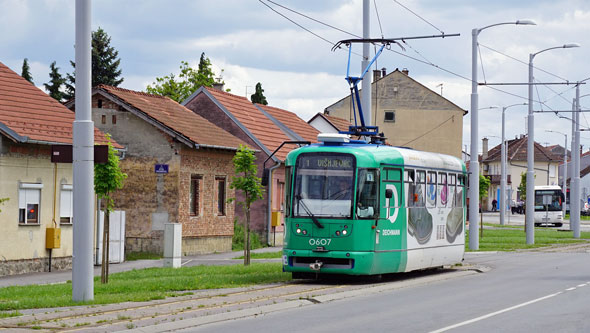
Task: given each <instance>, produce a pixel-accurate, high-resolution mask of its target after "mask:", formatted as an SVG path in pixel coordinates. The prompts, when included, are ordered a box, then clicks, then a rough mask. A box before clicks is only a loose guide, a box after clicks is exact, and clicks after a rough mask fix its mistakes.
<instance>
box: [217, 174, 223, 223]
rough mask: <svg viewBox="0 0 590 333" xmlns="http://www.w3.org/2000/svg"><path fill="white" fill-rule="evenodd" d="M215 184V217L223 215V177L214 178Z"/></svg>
mask: <svg viewBox="0 0 590 333" xmlns="http://www.w3.org/2000/svg"><path fill="white" fill-rule="evenodd" d="M215 181H216V182H217V215H225V177H215Z"/></svg>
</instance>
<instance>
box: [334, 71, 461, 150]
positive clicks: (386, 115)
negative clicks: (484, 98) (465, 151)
mask: <svg viewBox="0 0 590 333" xmlns="http://www.w3.org/2000/svg"><path fill="white" fill-rule="evenodd" d="M384 73H385V70H383V72H381V71H374V74H373V75H374V81H373V83H372V85H371V87H372V89H373V90H372V95H371V96H372V110H371V114H372V118H373V119H372V122H371V123H372V124H373V125H377V126H379V131H380V132H383V133H384V135H385V137H386V138H387V142H388V143H390V144H392V145H394V146H402V147H410V148H413V149H417V150H423V151H431V152H437V153H443V154H448V155H452V156H456V157H458V158H461V142H462V136H463V116H464V115H465V114H467V111H466V110H463V109H461V108H460V107H458V106H457V105H455V104H453V103H452V102H451V101H449V100H448V99H446V98H444V97H442V96H441V95H439V94H437V93H435V92H434V91H432V90H430V89H428V88H427V87H425V86H424V85H422V84H421V83H419V82H418V81H416V80H414V79H412V78H411V77H410V76H409V73H408V71H407V70H405V69H404V70H402V71H400V70H398V69H396V70H395V71H393V72H391V73H389V74H387V75H383V77H382V74H384ZM324 113H325V114H328V115H330V116H336V117H339V118H344V119H347V120H349V121H350V122H351V123H353V124H354V115H353V113H352V107H351V100H350V95H349V96H347V97H345V98H343V99H341V100H339V101H338V102H336V103H334V104H332V105H330V106H328V107H327V108H326V109H325V110H324ZM357 119H358V115H357ZM357 121H358V120H357ZM358 124H359V125H360V121H358Z"/></svg>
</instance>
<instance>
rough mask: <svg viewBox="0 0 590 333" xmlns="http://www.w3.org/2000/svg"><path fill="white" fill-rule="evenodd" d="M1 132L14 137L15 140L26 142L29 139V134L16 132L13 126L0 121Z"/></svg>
mask: <svg viewBox="0 0 590 333" xmlns="http://www.w3.org/2000/svg"><path fill="white" fill-rule="evenodd" d="M0 132H1V133H4V134H5V135H6V136H7V137H9V138H10V139H12V140H13V141H15V142H21V143H25V142H28V141H29V137H28V136H22V135H19V134H18V133H16V132H15V131H14V130H13V129H12V128H10V127H8V126H6V125H5V124H4V123H2V122H0Z"/></svg>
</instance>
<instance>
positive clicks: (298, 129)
mask: <svg viewBox="0 0 590 333" xmlns="http://www.w3.org/2000/svg"><path fill="white" fill-rule="evenodd" d="M256 106H258V107H259V108H262V109H264V111H266V112H268V113H269V114H270V115H271V116H272V117H273V118H275V119H276V120H278V121H280V122H281V124H283V125H284V126H286V127H288V128H289V129H290V130H292V131H293V132H295V133H296V134H297V135H299V136H300V137H302V138H303V140H306V141H309V142H317V140H318V134H319V133H320V132H319V131H318V130H317V129H315V128H314V127H313V126H311V125H309V124H308V123H307V122H306V121H305V120H303V119H301V118H299V117H298V116H297V115H296V114H295V113H293V112H290V111H287V110H283V109H279V108H276V107H273V106H269V105H261V104H256Z"/></svg>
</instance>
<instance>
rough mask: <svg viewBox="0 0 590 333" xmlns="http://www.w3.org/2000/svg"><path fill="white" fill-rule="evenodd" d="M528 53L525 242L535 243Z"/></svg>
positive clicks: (531, 81) (530, 84) (533, 158)
mask: <svg viewBox="0 0 590 333" xmlns="http://www.w3.org/2000/svg"><path fill="white" fill-rule="evenodd" d="M534 57H535V54H529V87H528V88H529V102H528V106H529V113H528V134H529V135H528V137H527V154H526V155H527V172H526V215H525V229H526V243H527V244H535V171H534V166H535V118H534V117H535V116H534V113H533V84H532V83H533V59H534Z"/></svg>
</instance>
